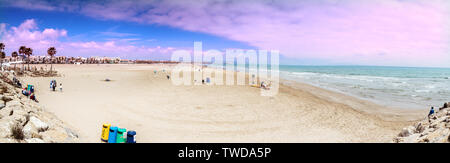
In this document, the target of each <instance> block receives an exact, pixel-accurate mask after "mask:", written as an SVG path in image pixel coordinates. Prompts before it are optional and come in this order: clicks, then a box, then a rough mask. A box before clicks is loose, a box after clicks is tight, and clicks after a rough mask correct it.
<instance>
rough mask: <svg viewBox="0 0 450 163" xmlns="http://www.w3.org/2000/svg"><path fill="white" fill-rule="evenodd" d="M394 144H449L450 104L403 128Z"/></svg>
mask: <svg viewBox="0 0 450 163" xmlns="http://www.w3.org/2000/svg"><path fill="white" fill-rule="evenodd" d="M393 142H396V143H449V142H450V102H448V103H445V104H444V106H442V107H441V108H439V110H437V111H436V112H435V113H434V114H433V115H431V116H430V117H429V118H428V117H427V118H425V119H424V120H422V121H420V122H417V123H416V124H415V125H413V126H408V127H406V128H403V130H402V131H401V132H400V133H399V134H398V136H397V137H396V138H394V139H393Z"/></svg>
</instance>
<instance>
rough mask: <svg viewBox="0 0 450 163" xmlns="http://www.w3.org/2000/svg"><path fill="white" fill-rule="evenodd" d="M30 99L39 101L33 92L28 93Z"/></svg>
mask: <svg viewBox="0 0 450 163" xmlns="http://www.w3.org/2000/svg"><path fill="white" fill-rule="evenodd" d="M30 99H31V100H33V101H36V102H39V101H38V100H37V99H36V96H35V95H34V93H32V94H31V95H30Z"/></svg>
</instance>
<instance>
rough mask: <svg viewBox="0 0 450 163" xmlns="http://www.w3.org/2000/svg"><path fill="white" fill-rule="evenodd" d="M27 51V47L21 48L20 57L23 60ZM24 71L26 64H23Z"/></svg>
mask: <svg viewBox="0 0 450 163" xmlns="http://www.w3.org/2000/svg"><path fill="white" fill-rule="evenodd" d="M26 50H27V47H25V46H20V48H19V55H20V57H22V60H23V58H25V51H26ZM23 69H24V64H22V70H23Z"/></svg>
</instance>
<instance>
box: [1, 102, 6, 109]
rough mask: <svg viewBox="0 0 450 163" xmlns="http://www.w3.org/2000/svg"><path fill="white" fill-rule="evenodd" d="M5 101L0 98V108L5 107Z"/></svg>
mask: <svg viewBox="0 0 450 163" xmlns="http://www.w3.org/2000/svg"><path fill="white" fill-rule="evenodd" d="M5 106H6V105H5V102H4V101H3V100H0V110H1V109H3V108H4V107H5Z"/></svg>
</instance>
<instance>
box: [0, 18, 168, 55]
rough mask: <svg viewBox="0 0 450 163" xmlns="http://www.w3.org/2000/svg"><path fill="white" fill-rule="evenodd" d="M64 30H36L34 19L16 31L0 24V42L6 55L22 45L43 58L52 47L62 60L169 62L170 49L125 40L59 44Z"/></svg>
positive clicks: (64, 32) (65, 35)
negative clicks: (108, 58) (106, 58)
mask: <svg viewBox="0 0 450 163" xmlns="http://www.w3.org/2000/svg"><path fill="white" fill-rule="evenodd" d="M67 33H68V32H67V31H66V30H64V29H52V28H46V29H43V30H42V31H41V30H39V28H38V26H37V24H36V21H35V20H34V19H28V20H25V21H24V22H23V23H22V24H20V25H19V26H18V27H10V29H9V30H8V29H6V24H4V23H2V24H0V34H1V40H0V41H1V42H3V43H5V44H6V51H7V53H8V54H10V53H11V52H13V51H17V50H18V48H19V47H20V46H22V45H24V46H27V47H31V48H33V52H34V55H46V54H47V49H48V48H49V47H51V46H54V47H55V48H56V49H57V51H58V53H57V55H66V56H111V57H123V58H133V59H142V58H146V59H169V58H170V55H169V54H171V52H172V51H174V50H175V49H174V48H172V47H167V48H161V47H145V46H134V45H130V44H127V41H126V40H122V41H120V44H118V43H117V41H106V42H96V41H89V42H62V41H60V39H61V38H63V37H69V36H68V35H67Z"/></svg>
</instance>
